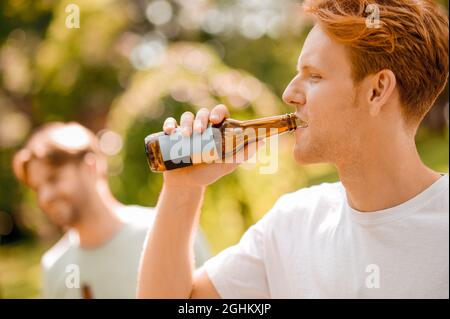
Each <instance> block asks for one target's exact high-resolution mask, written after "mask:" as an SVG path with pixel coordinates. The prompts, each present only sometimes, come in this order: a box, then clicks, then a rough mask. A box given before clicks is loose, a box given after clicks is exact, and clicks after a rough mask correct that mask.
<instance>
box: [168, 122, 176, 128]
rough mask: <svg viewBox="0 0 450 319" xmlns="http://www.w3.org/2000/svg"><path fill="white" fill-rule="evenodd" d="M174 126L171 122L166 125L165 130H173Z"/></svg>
mask: <svg viewBox="0 0 450 319" xmlns="http://www.w3.org/2000/svg"><path fill="white" fill-rule="evenodd" d="M174 127H175V125H174V124H173V123H172V122H169V123H167V124H166V128H174Z"/></svg>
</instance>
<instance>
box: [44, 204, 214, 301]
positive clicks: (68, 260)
mask: <svg viewBox="0 0 450 319" xmlns="http://www.w3.org/2000/svg"><path fill="white" fill-rule="evenodd" d="M117 215H118V216H119V217H120V218H121V220H123V222H124V225H123V226H122V228H121V229H120V231H119V232H118V233H117V234H115V235H114V237H113V238H112V239H111V240H109V241H108V242H107V243H105V244H103V245H102V246H101V247H98V248H95V249H83V248H80V247H79V240H78V236H77V234H76V233H75V232H73V231H69V232H67V233H66V234H65V235H64V236H63V237H62V238H61V240H59V242H58V243H56V244H55V246H53V247H52V248H51V249H50V250H49V251H47V252H46V253H45V254H44V256H43V257H42V260H41V266H42V271H43V297H44V298H82V296H83V295H82V289H83V286H84V285H87V286H88V287H89V289H90V291H91V294H92V298H135V297H136V288H137V276H138V268H139V262H140V257H141V253H142V249H143V244H144V240H145V237H146V234H147V231H148V229H149V227H150V226H151V225H152V223H153V220H154V216H155V211H154V209H151V208H144V207H140V206H123V207H122V208H121V209H118V210H117ZM195 257H196V264H197V265H198V266H200V265H202V264H203V263H204V262H205V261H206V260H207V259H208V258H209V247H208V245H207V243H206V240H205V238H204V237H203V235H202V234H201V233H200V232H199V233H197V237H196V241H195Z"/></svg>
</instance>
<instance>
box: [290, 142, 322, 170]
mask: <svg viewBox="0 0 450 319" xmlns="http://www.w3.org/2000/svg"><path fill="white" fill-rule="evenodd" d="M293 155H294V159H295V161H296V162H297V163H298V164H300V165H309V164H317V163H322V162H323V159H321V158H320V157H319V156H317V154H316V152H314V151H313V150H311V149H308V148H307V147H304V146H303V147H301V146H300V145H298V144H296V145H295V146H294V150H293Z"/></svg>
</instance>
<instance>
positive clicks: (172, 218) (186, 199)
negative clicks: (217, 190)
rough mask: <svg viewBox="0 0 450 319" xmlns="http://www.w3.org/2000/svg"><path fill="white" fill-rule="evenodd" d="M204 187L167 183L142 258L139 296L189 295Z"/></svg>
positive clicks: (166, 296)
mask: <svg viewBox="0 0 450 319" xmlns="http://www.w3.org/2000/svg"><path fill="white" fill-rule="evenodd" d="M203 194H204V187H193V188H190V189H186V187H179V186H167V185H164V186H163V189H162V191H161V194H160V197H159V201H158V205H157V207H156V211H157V213H156V217H155V221H154V223H153V225H152V227H151V229H150V230H149V233H148V234H147V238H146V241H145V244H144V251H143V255H142V259H141V265H140V271H139V280H138V291H137V296H138V298H189V296H190V294H191V291H192V286H193V274H194V270H195V265H194V254H193V246H194V235H195V231H196V229H197V226H198V220H199V214H200V207H201V203H202V201H203Z"/></svg>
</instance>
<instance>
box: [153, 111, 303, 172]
mask: <svg viewBox="0 0 450 319" xmlns="http://www.w3.org/2000/svg"><path fill="white" fill-rule="evenodd" d="M306 126H307V124H306V123H305V122H303V121H302V120H300V119H299V118H297V117H296V116H295V114H294V113H290V114H286V115H278V116H271V117H265V118H261V119H255V120H248V121H238V120H233V119H230V118H228V119H225V120H224V121H222V123H220V124H214V125H212V124H210V125H209V126H208V127H207V129H206V130H205V131H204V132H203V133H201V134H199V133H196V132H194V133H193V134H192V135H191V136H183V135H182V134H181V131H180V130H179V129H176V131H175V132H172V134H170V135H167V134H165V133H164V132H159V133H154V134H150V135H148V136H147V137H146V138H145V152H146V154H147V160H148V163H149V166H150V169H151V170H152V171H154V172H163V171H165V170H171V169H176V168H181V167H186V166H191V165H195V164H199V163H212V162H217V161H218V160H220V159H222V160H225V161H227V159H230V158H231V156H234V155H235V154H236V153H237V152H238V151H240V150H241V149H242V148H244V147H245V146H246V145H248V144H250V143H253V142H256V141H259V140H262V139H264V138H266V137H270V136H274V135H279V134H282V133H285V132H289V131H295V129H296V128H298V127H300V128H304V127H306ZM227 162H228V161H227Z"/></svg>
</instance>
